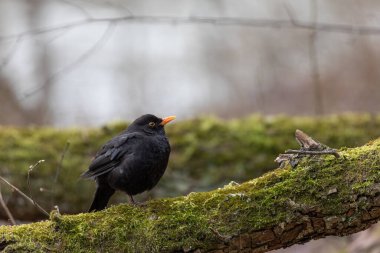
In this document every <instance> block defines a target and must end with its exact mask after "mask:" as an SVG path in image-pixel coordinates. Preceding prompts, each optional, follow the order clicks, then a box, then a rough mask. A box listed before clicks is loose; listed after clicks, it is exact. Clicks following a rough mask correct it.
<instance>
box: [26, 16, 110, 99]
mask: <svg viewBox="0 0 380 253" xmlns="http://www.w3.org/2000/svg"><path fill="white" fill-rule="evenodd" d="M115 27H116V23H114V22H111V23H110V24H109V25H108V26H107V28H106V30H105V31H104V33H103V34H102V36H101V37H100V38H99V39H98V40H97V41H96V42H95V44H94V45H93V46H92V47H91V48H90V49H88V50H87V51H86V52H84V53H83V54H82V55H81V56H80V57H79V58H77V59H76V60H75V61H74V62H72V63H70V64H69V65H67V66H66V67H64V68H62V69H61V70H59V71H57V72H56V73H54V74H52V75H51V76H50V77H49V78H48V79H47V80H46V81H45V82H44V83H43V84H42V85H40V86H39V87H37V88H35V89H33V90H31V91H29V92H26V93H24V95H23V96H22V97H21V99H20V100H24V99H26V98H28V97H30V96H32V95H34V94H36V93H37V92H39V91H40V90H42V89H43V88H45V87H46V86H47V85H49V84H51V82H52V81H54V80H55V79H57V78H58V77H60V76H61V75H63V74H67V73H69V72H71V71H72V70H74V69H75V68H76V67H77V66H78V65H80V64H81V63H83V62H84V61H86V60H87V59H88V58H90V57H91V56H92V55H93V53H94V52H96V51H97V50H99V49H100V48H101V47H102V46H104V45H105V44H106V42H107V40H108V39H109V38H110V37H111V34H112V32H113V31H114V30H115Z"/></svg>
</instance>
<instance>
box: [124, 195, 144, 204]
mask: <svg viewBox="0 0 380 253" xmlns="http://www.w3.org/2000/svg"><path fill="white" fill-rule="evenodd" d="M128 199H129V203H130V204H131V205H133V206H146V202H137V201H135V200H134V199H133V196H132V195H129V194H128Z"/></svg>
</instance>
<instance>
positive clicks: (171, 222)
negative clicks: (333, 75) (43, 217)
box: [0, 139, 380, 252]
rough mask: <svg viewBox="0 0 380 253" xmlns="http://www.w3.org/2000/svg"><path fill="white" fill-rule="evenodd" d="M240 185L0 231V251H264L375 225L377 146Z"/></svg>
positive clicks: (378, 214) (379, 214)
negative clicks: (0, 248) (1, 247)
mask: <svg viewBox="0 0 380 253" xmlns="http://www.w3.org/2000/svg"><path fill="white" fill-rule="evenodd" d="M339 153H340V158H335V157H334V156H326V157H309V158H303V160H302V161H301V162H300V163H299V165H298V166H297V168H296V169H292V168H291V167H290V166H285V168H283V169H277V170H274V171H272V172H269V173H267V174H265V175H263V176H262V177H260V178H257V179H253V180H250V181H247V182H245V183H242V184H236V183H230V184H228V185H226V186H224V187H222V188H219V189H216V190H213V191H210V192H199V193H190V194H188V195H187V196H182V197H176V198H165V199H156V200H152V201H149V202H148V203H147V204H146V205H145V206H138V207H136V206H131V205H128V204H122V205H117V206H112V207H110V208H108V209H106V210H105V211H102V212H97V213H85V214H77V215H62V216H61V215H58V214H57V213H53V214H52V215H51V216H52V217H51V219H50V220H49V221H43V222H38V223H32V224H28V225H21V226H13V227H12V226H2V227H0V245H6V246H5V249H4V252H50V251H51V252H56V251H58V252H190V251H197V250H198V252H208V251H213V252H229V251H233V250H237V251H241V252H266V251H269V250H271V249H276V248H280V247H287V246H290V245H292V244H295V243H304V242H307V241H309V240H311V239H315V238H320V237H324V236H328V235H341V236H342V235H347V234H351V233H354V232H357V231H360V230H363V229H365V228H367V227H369V226H370V225H371V224H373V223H375V222H376V221H377V220H379V218H380V139H378V140H375V141H372V142H370V143H368V144H367V145H364V146H362V147H358V148H352V149H347V148H342V149H340V150H339Z"/></svg>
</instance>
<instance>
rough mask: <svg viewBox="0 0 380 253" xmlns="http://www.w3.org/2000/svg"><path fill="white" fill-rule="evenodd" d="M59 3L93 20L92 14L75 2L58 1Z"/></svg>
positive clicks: (67, 0)
mask: <svg viewBox="0 0 380 253" xmlns="http://www.w3.org/2000/svg"><path fill="white" fill-rule="evenodd" d="M57 1H58V2H62V3H64V4H67V5H70V6H71V7H73V8H75V9H77V10H78V11H80V12H81V13H82V14H83V16H85V17H86V18H92V16H91V14H90V13H89V12H88V11H87V10H86V9H85V8H83V7H82V6H81V5H79V4H77V3H75V2H74V1H69V0H57Z"/></svg>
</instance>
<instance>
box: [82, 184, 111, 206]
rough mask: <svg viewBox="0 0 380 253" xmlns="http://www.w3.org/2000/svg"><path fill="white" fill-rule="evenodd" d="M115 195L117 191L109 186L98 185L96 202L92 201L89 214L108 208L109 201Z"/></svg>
mask: <svg viewBox="0 0 380 253" xmlns="http://www.w3.org/2000/svg"><path fill="white" fill-rule="evenodd" d="M114 193H115V190H114V189H112V188H111V187H110V186H108V185H98V187H97V188H96V192H95V196H94V200H93V201H92V204H91V207H90V209H89V210H88V211H89V212H92V211H94V212H96V211H100V210H103V209H104V208H106V206H107V203H108V200H109V199H110V198H111V196H112V195H113V194H114Z"/></svg>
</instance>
